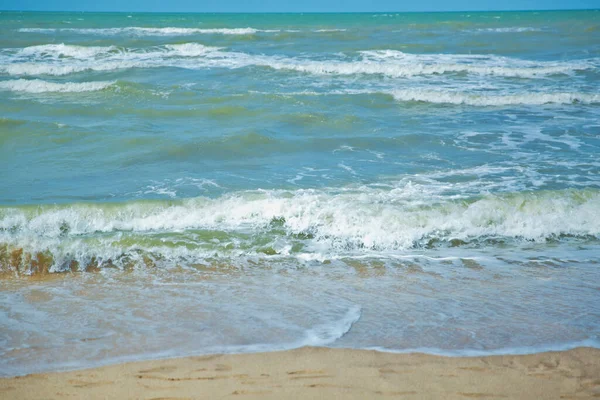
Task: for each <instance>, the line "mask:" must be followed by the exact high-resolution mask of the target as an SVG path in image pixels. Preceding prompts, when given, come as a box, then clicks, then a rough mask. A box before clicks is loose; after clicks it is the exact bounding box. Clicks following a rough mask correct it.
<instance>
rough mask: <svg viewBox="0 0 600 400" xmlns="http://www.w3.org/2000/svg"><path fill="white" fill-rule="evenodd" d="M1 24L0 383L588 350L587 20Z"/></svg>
mask: <svg viewBox="0 0 600 400" xmlns="http://www.w3.org/2000/svg"><path fill="white" fill-rule="evenodd" d="M0 22H1V23H0V113H1V114H0V170H1V171H2V173H0V184H1V185H2V187H3V188H4V190H3V191H1V192H0V270H1V271H2V272H3V275H2V276H3V278H2V280H0V297H1V298H2V301H0V371H1V372H0V373H1V374H2V375H15V374H24V373H29V372H34V371H43V370H56V369H65V368H79V367H85V366H90V365H99V364H102V363H111V362H117V361H122V360H135V359H142V358H155V357H166V356H179V355H189V354H202V353H211V352H244V351H265V350H276V349H284V348H293V347H298V346H302V345H308V344H310V345H323V346H333V347H355V348H378V349H386V350H389V351H410V350H415V349H419V350H424V351H428V352H432V353H440V354H451V355H465V354H496V353H511V352H513V353H514V352H520V353H523V352H535V351H539V350H543V349H560V348H568V347H573V346H577V345H591V346H598V344H599V343H600V342H598V334H599V332H600V306H599V304H600V279H599V278H600V276H599V275H600V272H599V263H600V256H599V254H600V162H599V161H598V153H599V149H600V119H599V116H600V95H599V93H600V12H598V11H585V12H583V11H581V12H580V11H577V12H575V11H569V12H511V13H498V12H494V13H435V14H304V15H301V14H265V15H260V14H252V15H248V14H239V15H238V14H221V15H220V14H110V13H103V14H93V13H92V14H90V13H14V12H3V13H2V14H0ZM29 275H31V277H29Z"/></svg>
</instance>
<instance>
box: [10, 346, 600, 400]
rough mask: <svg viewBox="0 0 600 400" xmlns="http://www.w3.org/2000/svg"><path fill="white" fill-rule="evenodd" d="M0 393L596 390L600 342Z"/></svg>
mask: <svg viewBox="0 0 600 400" xmlns="http://www.w3.org/2000/svg"><path fill="white" fill-rule="evenodd" d="M0 398H3V399H55V398H57V399H58V398H61V399H62V398H73V399H76V398H86V399H100V398H102V399H104V398H110V399H125V398H140V399H188V398H190V399H220V398H240V399H336V398H337V399H372V398H406V399H463V400H464V399H495V398H504V399H581V398H600V349H593V348H577V349H574V350H569V351H564V352H548V353H539V354H533V355H522V356H490V357H462V358H460V357H439V356H432V355H425V354H392V353H381V352H376V351H364V350H346V349H326V348H310V347H309V348H302V349H297V350H291V351H284V352H273V353H257V354H236V355H211V356H201V357H188V358H178V359H165V360H155V361H143V362H134V363H127V364H118V365H111V366H105V367H101V368H93V369H86V370H79V371H72V372H58V373H46V374H35V375H28V376H23V377H16V378H6V379H0Z"/></svg>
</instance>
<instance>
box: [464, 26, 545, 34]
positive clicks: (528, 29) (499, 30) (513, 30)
mask: <svg viewBox="0 0 600 400" xmlns="http://www.w3.org/2000/svg"><path fill="white" fill-rule="evenodd" d="M542 31H543V30H542V29H541V28H532V27H528V26H514V27H505V28H481V29H476V30H475V32H497V33H520V32H542ZM469 32H473V31H472V30H471V31H469Z"/></svg>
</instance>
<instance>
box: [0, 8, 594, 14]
mask: <svg viewBox="0 0 600 400" xmlns="http://www.w3.org/2000/svg"><path fill="white" fill-rule="evenodd" d="M557 11H595V12H597V11H600V7H599V8H542V9H510V10H497V9H493V10H436V11H390V10H386V11H383V10H382V11H111V10H107V11H97V10H93V11H88V10H16V9H15V10H0V13H4V12H20V13H28V12H47V13H67V12H72V13H98V14H102V13H112V14H121V13H122V14H127V13H138V14H160V13H168V14H374V13H394V14H419V13H420V14H435V13H464V12H472V13H488V12H557Z"/></svg>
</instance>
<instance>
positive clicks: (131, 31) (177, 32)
mask: <svg viewBox="0 0 600 400" xmlns="http://www.w3.org/2000/svg"><path fill="white" fill-rule="evenodd" d="M279 31H280V30H278V29H274V30H270V29H266V30H265V29H255V28H250V27H248V28H177V27H166V28H143V27H137V26H128V27H123V28H21V29H19V32H25V33H47V34H52V33H56V32H71V33H79V34H83V35H105V36H116V35H132V36H187V35H196V34H221V35H253V34H255V33H258V32H279Z"/></svg>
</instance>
